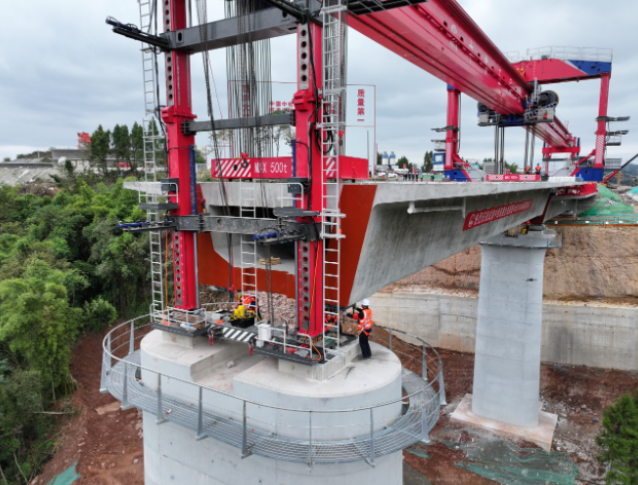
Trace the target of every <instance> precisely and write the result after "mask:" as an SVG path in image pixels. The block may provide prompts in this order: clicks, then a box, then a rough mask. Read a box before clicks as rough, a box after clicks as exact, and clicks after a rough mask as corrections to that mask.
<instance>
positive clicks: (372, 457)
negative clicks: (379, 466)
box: [367, 408, 375, 466]
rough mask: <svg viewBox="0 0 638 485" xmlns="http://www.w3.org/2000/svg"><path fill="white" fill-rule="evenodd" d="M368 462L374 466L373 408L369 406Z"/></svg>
mask: <svg viewBox="0 0 638 485" xmlns="http://www.w3.org/2000/svg"><path fill="white" fill-rule="evenodd" d="M367 462H368V464H370V465H371V466H374V465H375V463H374V408H370V458H368V460H367Z"/></svg>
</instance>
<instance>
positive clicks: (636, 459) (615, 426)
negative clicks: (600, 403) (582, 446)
mask: <svg viewBox="0 0 638 485" xmlns="http://www.w3.org/2000/svg"><path fill="white" fill-rule="evenodd" d="M596 444H597V445H598V446H600V448H601V452H600V454H599V455H598V457H597V459H598V460H599V461H600V462H602V463H605V464H607V465H608V471H607V474H606V476H605V482H606V483H607V484H608V485H612V484H613V485H615V484H627V485H635V484H638V390H637V391H636V392H634V394H633V395H632V394H630V393H626V394H624V395H622V396H620V398H619V399H618V400H617V401H616V402H615V403H614V404H612V405H611V406H609V407H608V408H607V409H605V410H604V411H603V429H602V431H601V432H600V433H599V434H598V436H596Z"/></svg>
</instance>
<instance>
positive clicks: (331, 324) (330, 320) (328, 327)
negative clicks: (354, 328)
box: [324, 313, 343, 333]
mask: <svg viewBox="0 0 638 485" xmlns="http://www.w3.org/2000/svg"><path fill="white" fill-rule="evenodd" d="M337 322H339V333H343V328H342V327H341V322H340V321H339V319H338V318H337V315H335V314H334V313H326V321H325V322H324V330H325V331H326V332H330V331H333V332H336V331H337V330H336V329H335V327H336V326H337Z"/></svg>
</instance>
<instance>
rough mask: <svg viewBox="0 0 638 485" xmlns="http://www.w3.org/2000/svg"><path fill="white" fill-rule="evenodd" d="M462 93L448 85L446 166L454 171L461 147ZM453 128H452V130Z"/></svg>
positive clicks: (446, 168)
mask: <svg viewBox="0 0 638 485" xmlns="http://www.w3.org/2000/svg"><path fill="white" fill-rule="evenodd" d="M460 97H461V91H459V90H458V89H456V88H454V87H452V86H450V85H448V87H447V126H448V130H447V135H446V137H445V166H444V169H445V170H446V171H447V170H453V169H454V167H455V166H456V157H457V156H458V146H459V130H458V128H459V99H460ZM450 127H451V128H450Z"/></svg>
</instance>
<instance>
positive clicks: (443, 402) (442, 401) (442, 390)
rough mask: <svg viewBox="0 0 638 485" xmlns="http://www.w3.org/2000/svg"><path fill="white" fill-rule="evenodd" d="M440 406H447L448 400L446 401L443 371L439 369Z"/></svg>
mask: <svg viewBox="0 0 638 485" xmlns="http://www.w3.org/2000/svg"><path fill="white" fill-rule="evenodd" d="M439 404H440V405H441V406H447V400H446V399H445V383H444V382H443V369H442V368H441V369H439Z"/></svg>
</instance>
